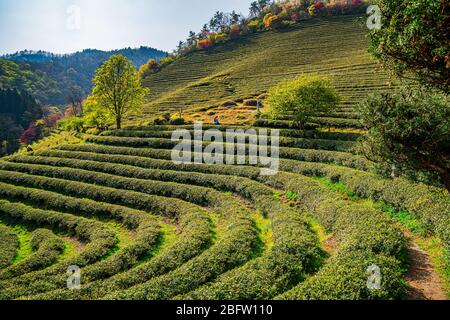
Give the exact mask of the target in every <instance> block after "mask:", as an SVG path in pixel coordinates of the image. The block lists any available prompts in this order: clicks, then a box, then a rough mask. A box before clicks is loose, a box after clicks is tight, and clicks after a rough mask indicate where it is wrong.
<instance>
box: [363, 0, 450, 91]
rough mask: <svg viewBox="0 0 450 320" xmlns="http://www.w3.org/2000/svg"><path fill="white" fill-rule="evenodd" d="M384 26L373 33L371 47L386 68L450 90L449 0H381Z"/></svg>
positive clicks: (379, 1)
mask: <svg viewBox="0 0 450 320" xmlns="http://www.w3.org/2000/svg"><path fill="white" fill-rule="evenodd" d="M376 3H377V4H378V5H379V7H380V9H381V12H382V23H383V26H382V28H381V29H380V30H374V31H373V32H372V33H371V47H370V50H371V52H372V53H373V54H374V56H375V57H376V58H378V59H380V61H381V62H382V64H383V65H384V66H385V69H386V70H390V71H392V72H393V73H394V74H397V75H400V76H405V77H409V75H410V74H411V73H412V74H413V75H414V76H416V77H417V78H418V79H419V80H420V81H421V82H422V83H423V84H425V85H431V86H432V87H436V88H438V89H440V90H442V91H444V92H446V93H450V43H449V38H450V31H449V30H450V29H449V27H448V26H449V25H450V15H449V14H448V12H449V9H450V5H449V2H448V1H437V0H435V1H430V0H414V1H404V0H378V1H376Z"/></svg>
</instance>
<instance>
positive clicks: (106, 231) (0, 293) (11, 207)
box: [0, 200, 117, 299]
mask: <svg viewBox="0 0 450 320" xmlns="http://www.w3.org/2000/svg"><path fill="white" fill-rule="evenodd" d="M0 213H1V214H4V215H6V216H8V217H10V218H11V219H16V220H18V221H20V222H21V223H23V224H29V225H32V226H38V227H41V226H42V227H48V228H51V229H53V230H55V231H64V232H66V233H68V234H69V235H73V236H76V237H77V238H78V239H80V240H81V241H87V242H88V243H87V245H86V247H85V249H84V250H83V252H82V253H80V254H79V255H78V256H76V257H75V258H73V259H70V260H66V261H64V262H63V263H59V264H57V265H54V266H53V267H51V268H50V269H51V270H50V269H46V272H50V273H51V274H55V273H58V272H59V273H62V274H65V272H66V269H67V268H68V267H69V266H70V265H78V266H80V267H83V266H86V265H90V264H93V263H95V262H97V261H99V260H100V259H101V258H102V257H105V256H106V255H107V254H108V253H109V252H110V251H111V250H112V249H113V248H114V247H115V246H116V244H117V239H116V234H115V232H114V231H113V230H111V229H110V228H107V227H106V226H105V225H104V224H102V223H100V222H97V221H93V220H88V219H86V218H82V217H75V216H73V215H70V214H64V213H60V212H54V211H48V210H41V209H35V208H32V207H29V206H26V205H23V204H20V203H12V202H9V201H6V200H0ZM38 272H39V271H38ZM34 275H35V274H34V273H33V272H31V273H28V274H26V275H24V276H22V277H18V278H15V279H11V280H4V281H0V299H13V298H17V297H19V296H21V295H23V293H29V294H31V293H33V291H34V290H35V289H38V290H42V289H43V288H45V287H46V286H47V285H48V282H47V278H46V277H43V280H41V281H37V286H33V287H31V286H30V283H31V280H32V279H34ZM19 288H21V289H23V290H24V291H21V290H19Z"/></svg>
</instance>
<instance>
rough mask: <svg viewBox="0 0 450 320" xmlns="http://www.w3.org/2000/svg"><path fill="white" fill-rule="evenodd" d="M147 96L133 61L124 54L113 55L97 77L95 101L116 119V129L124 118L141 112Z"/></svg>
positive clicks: (94, 91)
mask: <svg viewBox="0 0 450 320" xmlns="http://www.w3.org/2000/svg"><path fill="white" fill-rule="evenodd" d="M148 93H149V90H148V89H147V88H143V87H142V84H141V78H140V77H139V75H138V73H137V71H136V70H135V69H134V67H133V65H132V64H131V62H130V61H129V60H128V59H127V58H126V57H125V56H123V55H121V54H118V55H114V56H111V58H109V60H108V61H106V62H105V63H103V65H102V66H101V67H100V68H99V69H98V70H97V73H96V75H95V77H94V88H93V90H92V95H93V99H95V101H96V102H97V103H98V105H99V106H101V108H104V109H105V111H106V113H107V115H108V116H110V117H111V118H113V119H114V120H115V123H116V126H117V129H120V128H121V127H122V121H123V119H124V118H125V117H127V116H130V115H139V114H141V113H142V108H143V104H144V102H145V96H146V95H147V94H148Z"/></svg>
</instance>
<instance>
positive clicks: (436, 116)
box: [359, 89, 450, 190]
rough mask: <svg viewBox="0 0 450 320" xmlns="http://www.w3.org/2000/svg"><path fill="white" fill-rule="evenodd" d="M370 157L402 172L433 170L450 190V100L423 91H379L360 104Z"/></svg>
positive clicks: (446, 97)
mask: <svg viewBox="0 0 450 320" xmlns="http://www.w3.org/2000/svg"><path fill="white" fill-rule="evenodd" d="M359 111H360V114H361V117H362V120H363V122H364V124H365V125H366V126H367V128H368V129H369V134H368V135H367V136H366V137H365V141H364V146H365V148H364V151H365V153H366V156H368V158H369V159H371V160H373V161H375V162H377V163H380V164H388V165H394V168H395V169H396V170H397V171H398V172H399V173H402V174H404V173H408V171H409V172H414V173H415V174H416V175H417V174H418V173H425V174H430V173H431V174H433V175H434V176H436V177H439V179H440V182H441V183H442V184H443V185H445V186H446V188H447V189H448V190H450V104H449V98H448V96H446V95H430V94H426V93H424V92H422V91H414V92H411V91H409V90H406V89H405V90H403V91H401V92H399V93H395V94H392V93H389V94H387V93H386V94H376V95H372V96H370V97H369V98H368V100H367V101H366V102H365V103H363V104H361V105H360V106H359Z"/></svg>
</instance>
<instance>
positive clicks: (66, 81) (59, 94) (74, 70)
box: [0, 47, 167, 105]
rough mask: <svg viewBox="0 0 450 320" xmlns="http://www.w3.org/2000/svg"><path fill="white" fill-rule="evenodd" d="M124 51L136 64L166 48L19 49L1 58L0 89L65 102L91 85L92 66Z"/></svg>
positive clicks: (157, 56) (53, 102)
mask: <svg viewBox="0 0 450 320" xmlns="http://www.w3.org/2000/svg"><path fill="white" fill-rule="evenodd" d="M114 54H123V55H124V56H126V57H127V58H128V59H129V60H130V61H131V62H132V63H133V65H134V66H135V67H136V68H139V67H140V66H141V65H143V64H145V63H146V62H147V61H148V60H149V59H150V58H153V59H155V60H159V59H161V58H163V57H165V56H166V55H167V54H166V52H163V51H160V50H157V49H154V48H148V47H140V48H137V49H132V48H126V49H121V50H114V51H100V50H93V49H86V50H83V51H81V52H77V53H73V54H67V55H55V54H52V53H48V52H44V51H37V52H35V51H22V52H17V53H15V54H11V55H6V56H3V57H1V58H0V89H17V90H20V91H25V92H27V93H28V94H30V95H31V96H33V98H35V99H36V100H37V101H38V102H39V103H41V104H43V105H65V104H67V103H68V99H69V98H68V97H70V96H71V95H73V94H74V93H76V94H77V95H78V96H80V97H82V98H84V97H86V96H87V95H88V94H89V93H90V91H91V86H92V78H93V76H94V73H95V70H96V69H97V68H98V67H100V66H101V64H102V63H103V62H104V61H106V60H107V59H108V58H109V57H110V56H111V55H114Z"/></svg>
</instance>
